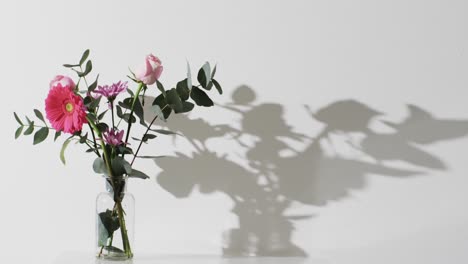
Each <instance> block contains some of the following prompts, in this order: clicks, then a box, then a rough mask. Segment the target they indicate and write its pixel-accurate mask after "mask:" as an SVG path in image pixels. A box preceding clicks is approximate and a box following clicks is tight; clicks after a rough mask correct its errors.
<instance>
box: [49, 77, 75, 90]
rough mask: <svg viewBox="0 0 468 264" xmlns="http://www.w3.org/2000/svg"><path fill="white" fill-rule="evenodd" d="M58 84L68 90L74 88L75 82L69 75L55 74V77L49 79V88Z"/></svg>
mask: <svg viewBox="0 0 468 264" xmlns="http://www.w3.org/2000/svg"><path fill="white" fill-rule="evenodd" d="M59 84H60V85H61V86H62V87H63V88H68V89H70V91H73V90H75V83H74V82H73V80H72V79H71V78H70V77H67V76H63V75H57V76H55V78H54V79H53V80H52V81H50V89H52V88H55V87H57V86H58V85H59Z"/></svg>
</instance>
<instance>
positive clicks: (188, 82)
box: [187, 61, 192, 89]
mask: <svg viewBox="0 0 468 264" xmlns="http://www.w3.org/2000/svg"><path fill="white" fill-rule="evenodd" d="M187 88H189V89H192V71H191V70H190V64H189V63H188V61H187Z"/></svg>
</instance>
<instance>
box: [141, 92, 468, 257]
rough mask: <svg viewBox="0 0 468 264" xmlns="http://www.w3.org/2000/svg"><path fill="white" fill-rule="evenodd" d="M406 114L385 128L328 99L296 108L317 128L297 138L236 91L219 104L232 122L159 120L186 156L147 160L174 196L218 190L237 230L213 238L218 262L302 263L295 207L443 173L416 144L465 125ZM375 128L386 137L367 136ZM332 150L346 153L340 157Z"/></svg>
mask: <svg viewBox="0 0 468 264" xmlns="http://www.w3.org/2000/svg"><path fill="white" fill-rule="evenodd" d="M147 101H149V102H151V101H152V98H148V99H147ZM407 107H408V116H407V118H406V119H405V120H403V121H402V122H400V123H394V122H389V121H386V120H385V119H383V117H384V116H385V114H384V113H382V112H381V111H378V110H376V109H372V108H370V107H369V106H367V105H365V104H364V103H362V102H359V101H356V100H340V101H336V102H333V103H331V104H329V105H326V106H324V107H322V108H320V109H319V110H317V111H315V112H314V111H312V110H310V108H309V107H308V106H305V108H304V111H306V112H307V113H308V114H309V115H310V122H318V123H320V124H321V126H322V128H321V130H320V132H319V133H315V134H313V135H305V134H302V133H297V132H295V130H294V128H293V127H291V126H290V125H288V124H287V122H286V120H285V117H284V113H285V106H283V105H282V104H280V103H269V102H268V103H263V102H257V100H256V93H255V92H254V90H253V89H251V88H250V87H248V86H245V85H243V86H240V87H237V88H236V89H235V90H234V92H233V93H232V95H231V102H230V103H227V104H225V105H222V106H218V108H219V109H220V111H221V110H222V111H227V112H230V113H231V114H234V115H236V116H237V117H238V118H237V119H236V120H237V121H235V122H230V123H228V124H218V125H212V124H210V123H209V122H208V121H207V120H204V119H201V118H191V117H190V116H188V115H176V116H173V117H171V118H170V119H169V120H168V123H167V128H168V129H170V130H173V131H176V132H180V133H183V134H184V136H185V138H184V140H186V141H187V142H189V143H190V144H191V146H193V152H192V153H190V154H186V153H180V152H176V153H175V155H174V156H169V157H165V158H163V159H156V160H155V163H156V165H157V166H158V167H159V168H160V169H161V170H162V171H161V172H160V173H159V174H158V175H157V177H156V180H157V182H158V184H159V185H160V186H161V187H162V188H163V189H165V190H166V191H168V192H169V193H171V194H172V195H174V196H175V197H177V198H180V199H182V198H189V197H190V195H191V194H192V192H193V191H194V190H195V189H197V190H198V191H199V192H201V193H212V192H221V193H224V194H226V195H227V196H228V197H229V198H230V199H231V200H232V201H233V202H234V206H233V207H232V208H227V210H230V211H231V212H232V213H234V214H235V215H236V216H237V218H238V227H236V228H231V229H229V230H226V231H225V232H224V234H222V235H223V237H224V244H223V248H222V250H223V253H224V255H225V256H234V257H238V256H281V257H291V256H295V257H306V256H307V255H308V254H307V252H305V251H304V250H303V249H302V248H301V247H299V246H298V245H296V244H295V243H294V242H293V241H292V236H293V234H294V229H295V225H296V223H297V222H298V221H310V219H312V218H313V217H314V216H315V215H314V214H313V213H307V214H298V213H296V214H293V213H291V212H290V209H291V208H292V207H293V205H294V204H303V205H307V206H318V207H323V206H327V204H328V203H330V202H332V201H338V200H341V199H346V198H347V197H349V196H350V192H351V191H354V190H360V189H364V188H365V187H366V183H367V177H368V176H371V175H374V176H375V175H381V176H388V177H398V178H406V177H415V176H422V175H424V174H426V173H427V171H430V170H447V166H446V164H445V162H444V161H443V160H442V158H441V157H438V156H437V155H435V154H434V153H430V152H429V151H427V150H425V149H424V146H426V145H430V144H434V143H438V142H441V141H447V140H451V139H457V138H460V137H464V136H466V135H467V134H468V120H461V119H440V118H437V117H435V116H433V115H432V114H430V113H429V112H428V111H427V110H424V109H422V108H420V107H417V106H414V105H408V106H407ZM145 113H146V111H145ZM145 119H147V120H151V119H152V117H151V116H147V117H146V116H145ZM374 122H378V123H379V124H381V125H384V126H386V127H387V128H388V129H389V130H390V132H385V133H382V132H378V131H375V129H373V128H372V125H371V124H372V123H374ZM246 138H247V140H246ZM249 138H250V139H252V138H253V139H254V140H248V139H249ZM210 140H218V141H221V145H222V144H223V142H224V143H225V144H226V146H229V144H231V143H232V142H236V144H237V146H238V147H239V148H242V149H243V152H242V153H240V154H239V153H230V152H231V149H229V148H228V147H225V148H224V150H223V151H222V152H220V151H219V150H214V149H213V148H211V147H210V144H208V142H209V141H210ZM291 142H294V144H291ZM292 145H294V146H295V147H292ZM297 145H299V147H297ZM340 145H341V146H342V145H345V146H346V148H347V149H349V150H351V152H352V153H353V155H344V154H343V153H341V152H342V148H341V149H340V147H337V146H340ZM233 157H234V158H233ZM235 157H237V159H236V158H235Z"/></svg>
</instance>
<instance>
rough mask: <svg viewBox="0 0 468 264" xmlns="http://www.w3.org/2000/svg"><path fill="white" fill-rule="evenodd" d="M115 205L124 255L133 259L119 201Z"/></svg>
mask: <svg viewBox="0 0 468 264" xmlns="http://www.w3.org/2000/svg"><path fill="white" fill-rule="evenodd" d="M116 204H117V213H118V214H119V224H120V232H121V233H122V244H123V247H124V251H125V254H126V255H127V257H128V258H131V257H133V253H132V249H131V247H130V241H129V239H128V234H127V227H126V225H125V219H124V214H123V208H122V203H121V202H120V201H119V202H116Z"/></svg>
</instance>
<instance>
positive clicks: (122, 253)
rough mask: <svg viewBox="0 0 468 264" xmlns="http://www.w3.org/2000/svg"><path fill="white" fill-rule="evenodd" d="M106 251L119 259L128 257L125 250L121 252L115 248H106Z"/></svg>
mask: <svg viewBox="0 0 468 264" xmlns="http://www.w3.org/2000/svg"><path fill="white" fill-rule="evenodd" d="M104 249H105V250H107V251H109V252H110V253H113V254H109V255H110V257H116V258H119V257H122V256H126V255H125V252H124V251H123V250H121V249H120V248H116V247H114V246H105V247H104ZM114 254H115V255H114Z"/></svg>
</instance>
